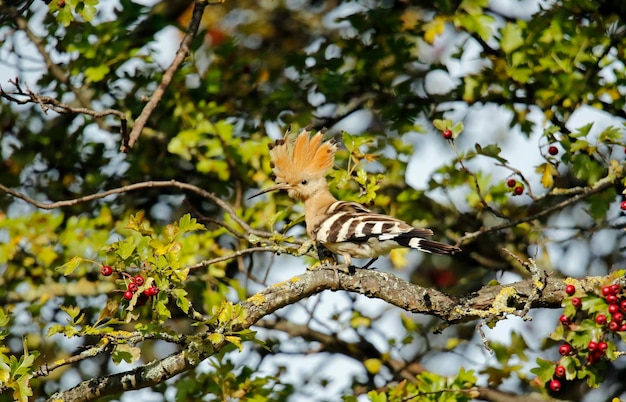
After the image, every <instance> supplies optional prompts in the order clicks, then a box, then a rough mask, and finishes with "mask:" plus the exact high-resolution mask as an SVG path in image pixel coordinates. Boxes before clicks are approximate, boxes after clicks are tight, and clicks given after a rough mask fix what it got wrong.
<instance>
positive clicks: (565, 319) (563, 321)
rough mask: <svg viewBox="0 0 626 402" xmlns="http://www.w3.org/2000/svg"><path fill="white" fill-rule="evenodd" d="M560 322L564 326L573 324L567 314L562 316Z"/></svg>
mask: <svg viewBox="0 0 626 402" xmlns="http://www.w3.org/2000/svg"><path fill="white" fill-rule="evenodd" d="M559 321H561V324H563V325H570V324H571V323H572V322H571V321H570V319H569V317H568V316H566V315H565V314H563V315H561V317H560V318H559Z"/></svg>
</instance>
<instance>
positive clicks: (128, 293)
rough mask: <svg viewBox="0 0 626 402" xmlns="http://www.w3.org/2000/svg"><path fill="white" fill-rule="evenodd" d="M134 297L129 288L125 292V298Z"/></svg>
mask: <svg viewBox="0 0 626 402" xmlns="http://www.w3.org/2000/svg"><path fill="white" fill-rule="evenodd" d="M132 298H133V292H131V291H130V290H127V291H126V292H124V299H126V300H130V299H132Z"/></svg>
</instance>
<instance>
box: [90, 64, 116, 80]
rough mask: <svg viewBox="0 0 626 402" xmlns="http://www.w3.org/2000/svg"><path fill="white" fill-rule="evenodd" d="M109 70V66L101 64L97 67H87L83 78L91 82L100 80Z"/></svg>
mask: <svg viewBox="0 0 626 402" xmlns="http://www.w3.org/2000/svg"><path fill="white" fill-rule="evenodd" d="M110 71H111V69H110V68H109V66H107V65H105V64H101V65H99V66H97V67H87V68H86V69H85V78H87V80H89V81H91V82H100V81H102V80H103V79H104V77H106V76H107V74H108V73H109V72H110Z"/></svg>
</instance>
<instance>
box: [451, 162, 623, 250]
mask: <svg viewBox="0 0 626 402" xmlns="http://www.w3.org/2000/svg"><path fill="white" fill-rule="evenodd" d="M625 171H626V163H624V162H622V163H621V164H620V165H618V166H613V167H612V168H610V170H609V174H608V175H607V176H606V177H604V178H602V179H600V180H598V181H597V182H596V183H595V184H594V185H593V186H590V187H586V188H585V189H584V191H581V192H579V193H578V194H576V195H574V196H573V197H571V198H568V199H566V200H564V201H561V202H559V203H558V204H555V205H553V206H551V207H548V208H545V209H543V210H541V211H539V212H537V213H536V214H534V215H530V216H526V217H524V218H520V219H518V220H516V221H513V222H505V223H501V224H499V225H494V226H491V227H487V228H485V227H483V228H481V229H479V230H477V231H475V232H471V233H466V234H465V235H464V236H462V237H461V238H459V239H458V240H457V242H456V244H457V245H460V244H461V243H463V242H464V241H465V240H469V239H474V238H476V237H478V236H481V235H483V234H486V233H491V232H497V231H499V230H502V229H508V228H511V227H514V226H517V225H519V224H521V223H526V222H530V221H532V220H535V219H539V218H541V217H544V216H546V215H549V214H551V213H552V212H555V211H558V210H561V209H563V208H565V207H568V206H569V205H572V204H575V203H577V202H578V201H580V200H582V199H584V198H587V197H589V196H590V195H593V194H597V193H600V192H602V191H604V190H606V189H608V188H610V187H612V186H614V185H615V183H616V182H618V181H619V180H621V179H622V178H623V177H624V173H625ZM577 191H578V190H577Z"/></svg>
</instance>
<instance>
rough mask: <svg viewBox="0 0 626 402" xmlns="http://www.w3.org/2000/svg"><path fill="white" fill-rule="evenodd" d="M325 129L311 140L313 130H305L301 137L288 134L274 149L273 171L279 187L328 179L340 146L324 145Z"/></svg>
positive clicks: (274, 145) (277, 142)
mask: <svg viewBox="0 0 626 402" xmlns="http://www.w3.org/2000/svg"><path fill="white" fill-rule="evenodd" d="M325 132H326V130H325V129H322V130H321V131H319V132H318V133H317V134H315V135H314V136H312V137H311V130H310V129H308V128H305V129H303V130H302V131H301V132H300V134H298V135H297V136H296V135H294V134H292V133H291V130H289V129H288V130H287V132H286V133H285V138H283V139H282V140H278V141H276V142H275V143H274V144H273V146H271V148H270V157H271V158H272V165H271V166H272V170H273V172H274V175H276V182H277V183H290V184H293V183H294V182H299V181H301V180H303V179H313V178H320V177H324V176H325V175H326V173H327V172H328V171H329V170H330V169H331V168H332V167H333V164H334V161H335V152H337V144H335V142H334V141H332V140H330V141H325V142H324V141H323V136H324V133H325Z"/></svg>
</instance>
